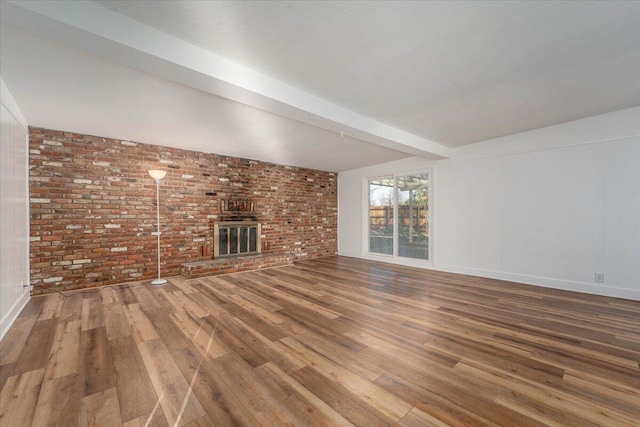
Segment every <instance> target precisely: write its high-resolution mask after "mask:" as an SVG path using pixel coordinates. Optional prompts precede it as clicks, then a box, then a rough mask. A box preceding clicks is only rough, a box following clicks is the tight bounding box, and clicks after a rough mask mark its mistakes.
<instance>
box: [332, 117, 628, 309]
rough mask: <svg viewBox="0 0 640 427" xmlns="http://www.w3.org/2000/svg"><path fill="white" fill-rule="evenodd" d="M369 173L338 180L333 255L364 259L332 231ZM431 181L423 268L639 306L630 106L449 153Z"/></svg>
mask: <svg viewBox="0 0 640 427" xmlns="http://www.w3.org/2000/svg"><path fill="white" fill-rule="evenodd" d="M412 162H413V163H415V162H416V160H412ZM394 163H396V167H402V166H401V165H398V164H397V163H398V162H394ZM424 163H425V164H426V163H427V162H426V161H424ZM388 165H389V164H385V165H381V166H380V167H379V169H380V170H381V171H382V170H385V171H386V170H388ZM376 172H377V168H376V167H374V168H368V169H367V170H359V171H349V172H346V173H344V174H340V175H339V177H338V179H339V181H338V182H339V188H338V190H339V191H338V198H339V223H338V224H339V226H338V240H339V253H340V254H343V255H350V256H359V257H363V258H364V257H367V256H366V255H364V246H363V245H364V243H363V242H364V238H361V239H360V240H359V242H360V245H359V246H358V245H357V244H355V243H354V242H355V240H352V237H353V235H354V233H353V232H352V231H351V230H344V229H342V228H341V225H342V224H344V223H349V226H350V228H351V229H353V228H359V229H360V233H364V230H365V222H364V215H360V216H358V217H357V218H360V222H359V223H358V224H355V223H354V220H353V219H352V218H349V219H347V218H342V217H343V216H344V217H347V216H349V215H350V213H351V211H353V210H354V209H355V208H356V207H355V204H356V200H357V199H360V200H362V197H363V195H362V194H363V192H364V191H365V189H364V186H363V184H362V183H363V182H364V178H365V177H366V176H375V175H376V174H377V173H376ZM358 180H359V181H360V183H361V184H360V188H356V182H357V181H358ZM434 182H435V209H434V210H435V221H433V225H434V228H435V230H434V233H433V234H434V237H435V257H434V264H433V265H432V268H435V269H439V270H445V271H453V272H460V273H468V274H474V275H479V276H484V277H493V278H500V279H506V280H512V281H517V282H523V283H530V284H535V285H541V286H549V287H554V288H559V289H568V290H574V291H580V292H588V293H594V294H600V295H609V296H617V297H622V298H629V299H636V300H640V107H637V108H632V109H627V110H622V111H618V112H615V113H610V114H605V115H601V116H596V117H592V118H589V119H584V120H578V121H575V122H570V123H565V124H561V125H557V126H551V127H548V128H544V129H538V130H533V131H529V132H525V133H522V134H518V135H512V136H509V137H504V138H499V139H496V140H492V141H485V142H481V143H477V144H472V145H469V146H465V147H461V148H458V149H454V150H452V158H451V159H448V160H441V161H437V162H436V163H435V180H434ZM343 183H346V186H345V188H340V186H341V185H342V184H343ZM354 191H360V194H354V193H353V192H354ZM345 205H346V206H347V207H349V208H350V211H348V210H343V209H342V208H343V206H345ZM360 209H363V207H362V202H361V207H360ZM369 258H371V257H369ZM595 273H604V279H605V281H604V282H603V283H596V282H595Z"/></svg>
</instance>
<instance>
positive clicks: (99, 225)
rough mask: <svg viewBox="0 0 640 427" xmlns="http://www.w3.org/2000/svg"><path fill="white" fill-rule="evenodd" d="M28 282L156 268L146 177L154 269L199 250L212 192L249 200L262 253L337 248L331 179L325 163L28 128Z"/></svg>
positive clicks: (100, 278) (96, 280) (59, 285)
mask: <svg viewBox="0 0 640 427" xmlns="http://www.w3.org/2000/svg"><path fill="white" fill-rule="evenodd" d="M29 138H30V147H29V148H30V156H29V162H30V198H31V202H30V209H31V211H30V225H31V249H30V252H31V282H32V284H33V285H34V293H36V294H37V293H42V292H46V291H48V290H51V288H53V287H55V288H56V289H59V290H63V289H78V288H84V287H90V286H99V285H105V284H112V283H121V282H126V281H132V280H145V279H151V278H153V277H154V275H155V274H156V270H155V268H156V258H155V256H156V249H155V245H156V240H155V239H156V238H155V235H154V234H152V233H154V232H155V218H156V217H155V212H156V209H155V183H154V181H153V179H151V178H150V177H149V176H148V174H147V170H148V169H165V170H167V177H166V178H165V179H163V180H162V181H161V185H160V216H161V219H160V222H161V229H162V239H161V243H162V244H161V249H162V266H161V267H162V275H163V276H172V275H178V274H180V265H181V264H183V263H186V262H197V261H201V260H204V259H209V258H210V255H209V256H203V252H202V247H203V246H207V245H208V246H209V247H210V245H211V243H212V242H211V239H212V236H211V233H210V224H211V221H212V220H214V221H215V220H218V219H219V218H218V215H219V213H220V203H221V201H222V200H228V199H238V200H258V201H259V202H258V203H259V209H257V210H256V213H255V214H256V216H257V218H256V219H257V221H259V222H261V223H262V236H263V237H262V250H263V254H265V255H274V256H279V255H282V256H284V257H287V258H288V259H291V260H295V259H301V258H314V257H320V256H327V255H333V254H335V253H336V251H337V239H336V236H337V180H336V175H335V174H334V173H330V172H323V171H317V170H310V169H303V168H296V167H290V166H282V165H276V164H273V163H266V162H259V161H254V160H247V159H240V158H234V157H226V156H219V155H216V154H207V153H200V152H195V151H187V150H180V149H176V148H168V147H161V146H155V145H150V144H143V143H136V142H130V141H120V140H115V139H108V138H101V137H96V136H89V135H81V134H75V133H69V132H61V131H53V130H46V129H40V128H30V136H29Z"/></svg>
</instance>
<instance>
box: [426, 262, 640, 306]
mask: <svg viewBox="0 0 640 427" xmlns="http://www.w3.org/2000/svg"><path fill="white" fill-rule="evenodd" d="M434 270H438V271H446V272H450V273H459V274H468V275H472V276H479V277H486V278H489V279H497V280H507V281H510V282H516V283H524V284H527V285H533V286H540V287H543V288H553V289H559V290H565V291H572V292H580V293H588V294H594V295H602V296H607V297H614V298H624V299H630V300H636V301H640V290H638V289H627V288H618V287H613V286H605V285H600V284H594V283H588V282H577V281H573V280H562V279H554V278H551V277H543V276H531V275H527V274H518V273H508V272H502V271H492V270H482V269H477V268H466V267H457V266H453V265H438V266H436V267H434Z"/></svg>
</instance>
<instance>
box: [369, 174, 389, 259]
mask: <svg viewBox="0 0 640 427" xmlns="http://www.w3.org/2000/svg"><path fill="white" fill-rule="evenodd" d="M369 252H374V253H379V254H386V255H393V178H392V177H387V178H377V179H370V180H369Z"/></svg>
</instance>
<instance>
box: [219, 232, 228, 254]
mask: <svg viewBox="0 0 640 427" xmlns="http://www.w3.org/2000/svg"><path fill="white" fill-rule="evenodd" d="M218 232H219V234H220V240H219V243H218V245H219V246H218V253H219V254H220V255H226V254H227V253H228V245H229V229H228V228H220V229H219V230H218Z"/></svg>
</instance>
